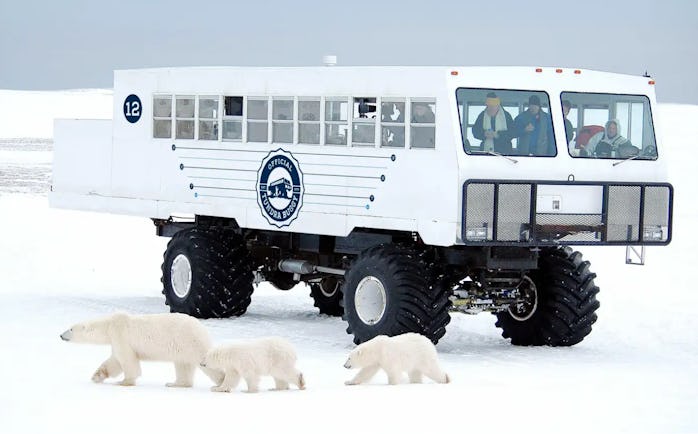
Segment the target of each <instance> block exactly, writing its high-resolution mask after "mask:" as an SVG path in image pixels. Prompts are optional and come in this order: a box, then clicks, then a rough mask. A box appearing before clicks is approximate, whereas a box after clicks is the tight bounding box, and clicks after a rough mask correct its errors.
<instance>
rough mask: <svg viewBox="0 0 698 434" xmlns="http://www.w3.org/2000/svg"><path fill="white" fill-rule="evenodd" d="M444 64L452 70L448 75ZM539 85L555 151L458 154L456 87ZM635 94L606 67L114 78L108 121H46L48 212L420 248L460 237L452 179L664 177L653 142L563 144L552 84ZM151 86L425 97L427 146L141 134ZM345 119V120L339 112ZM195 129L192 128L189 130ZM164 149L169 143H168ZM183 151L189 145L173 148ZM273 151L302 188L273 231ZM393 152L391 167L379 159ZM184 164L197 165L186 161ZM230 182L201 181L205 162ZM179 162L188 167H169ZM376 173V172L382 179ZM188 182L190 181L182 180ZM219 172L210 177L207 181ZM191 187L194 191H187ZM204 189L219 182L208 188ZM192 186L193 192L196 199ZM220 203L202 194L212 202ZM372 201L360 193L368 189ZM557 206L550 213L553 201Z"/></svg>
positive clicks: (576, 207)
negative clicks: (615, 154) (623, 147)
mask: <svg viewBox="0 0 698 434" xmlns="http://www.w3.org/2000/svg"><path fill="white" fill-rule="evenodd" d="M452 71H457V75H454V74H453V73H452ZM459 87H474V88H496V89H499V88H501V89H522V90H523V89H525V90H539V91H540V90H543V91H546V92H547V93H548V95H549V96H550V100H551V115H552V119H553V124H554V127H555V138H556V141H557V143H558V146H557V147H558V151H557V156H556V157H554V158H540V157H520V158H519V157H517V158H516V160H517V161H518V162H517V163H513V162H512V161H509V160H507V159H505V158H501V157H496V156H486V155H467V154H466V153H465V152H464V151H463V146H462V141H461V131H460V124H459V115H458V110H457V106H456V89H457V88H459ZM563 91H579V92H606V93H626V94H633V95H638V94H642V95H647V96H648V97H649V99H650V102H651V105H652V107H654V105H655V99H654V89H653V87H652V86H649V85H648V82H647V79H646V78H642V77H629V76H624V75H618V74H609V73H600V72H593V71H582V73H581V74H573V73H572V71H566V72H565V73H563V74H557V73H555V72H554V70H552V69H549V68H547V69H545V70H544V71H543V72H542V73H541V72H536V71H535V68H528V67H526V68H523V67H521V68H519V67H516V68H502V67H493V68H489V67H474V68H445V67H428V68H426V67H425V68H414V67H410V68H398V67H356V68H353V67H346V68H344V67H331V68H327V67H320V68H223V67H221V68H170V69H154V70H129V71H117V72H115V82H114V119H113V121H112V123H111V126H112V130H111V131H108V127H107V124H106V123H104V122H102V121H99V122H95V123H91V122H84V123H83V122H81V123H80V124H77V125H73V124H66V123H64V122H62V121H60V122H58V123H57V124H56V127H57V132H56V147H55V164H54V180H53V189H52V193H51V196H50V199H51V203H52V205H53V206H58V207H66V208H77V209H87V210H103V211H108V212H116V213H125V214H133V215H140V216H145V217H151V218H161V219H166V218H168V217H170V216H173V215H182V214H199V215H211V216H220V217H230V218H235V219H236V220H237V222H238V224H239V225H240V226H241V227H247V228H257V229H274V230H281V231H289V232H297V233H312V234H324V235H336V236H346V235H348V234H349V233H350V232H351V231H352V229H354V228H356V227H368V228H380V229H391V230H402V231H414V232H419V234H420V236H421V237H422V239H423V240H424V242H425V243H427V244H431V245H441V246H449V245H454V244H458V243H459V242H460V237H461V228H462V218H463V212H462V208H463V204H462V200H463V183H464V182H465V181H467V180H469V179H499V180H538V181H556V182H559V181H567V180H569V179H575V180H577V181H607V182H608V181H621V182H664V181H666V168H665V167H664V162H663V159H662V144H661V143H659V158H658V159H657V160H656V161H638V160H634V161H627V162H624V163H623V164H620V165H617V166H613V163H614V162H615V161H613V160H597V159H582V158H572V157H571V156H570V155H569V154H568V152H567V149H566V147H565V146H564V145H561V144H564V143H566V139H565V131H564V126H563V125H564V123H563V114H562V110H561V107H560V105H559V103H555V102H556V101H559V98H560V92H563ZM131 94H135V95H138V96H139V97H140V99H141V101H142V103H143V107H142V109H143V111H142V116H141V119H140V120H139V121H138V122H136V123H133V124H132V123H129V122H127V120H126V118H125V116H124V113H123V104H124V101H125V99H126V97H127V96H128V95H131ZM154 94H167V95H201V96H205V95H211V96H224V95H243V96H269V97H275V96H278V97H282V96H284V97H303V96H307V97H317V96H322V97H331V96H337V97H359V96H362V97H363V96H371V97H372V96H376V97H378V98H390V97H394V98H395V97H399V98H404V97H409V98H426V99H432V100H436V113H435V114H436V130H435V131H436V133H435V134H436V137H435V142H436V147H435V149H394V148H379V147H373V148H371V147H352V146H351V145H349V146H331V145H302V144H297V143H295V144H283V145H282V144H276V143H241V142H229V141H222V140H221V139H220V138H219V140H218V141H203V140H176V139H153V138H152V136H153V130H152V129H153V120H152V119H153V113H152V103H153V95H154ZM350 117H351V116H350ZM197 128H198V127H197ZM173 145H174V146H175V148H176V150H173V149H172V147H173ZM183 148H194V149H183ZM279 148H282V149H283V150H285V151H287V152H289V153H291V154H292V155H293V157H294V158H295V159H296V160H297V161H298V164H299V168H300V170H301V171H302V172H303V179H304V183H305V187H304V197H303V204H302V207H301V209H300V211H299V213H298V217H297V218H296V219H295V220H293V221H292V222H291V223H290V224H289V225H287V226H283V227H281V228H278V227H275V226H273V225H271V224H270V223H269V221H268V219H267V218H265V216H264V214H263V213H262V211H261V209H260V205H259V204H258V198H257V195H258V190H257V183H258V171H259V169H260V165H261V162H262V160H263V159H264V158H265V157H266V156H267V154H269V152H270V151H273V150H276V149H279ZM392 156H394V161H393V159H392V158H391V157H392ZM192 158H196V159H197V160H193V159H192ZM192 161H197V162H202V161H203V162H205V163H203V164H200V163H199V165H198V166H195V167H204V166H205V167H212V164H213V163H211V162H215V165H216V167H215V170H216V171H217V173H227V174H228V175H234V176H227V178H229V179H228V180H221V179H217V180H208V181H205V182H202V179H201V178H198V177H206V176H207V175H208V174H210V173H212V170H214V169H194V168H190V166H194V164H192ZM181 164H184V165H185V167H186V169H184V170H182V169H180V165H181ZM381 176H384V177H385V178H384V179H385V180H384V181H381ZM193 177H197V178H193ZM217 177H218V178H223V177H222V176H217ZM190 184H193V185H195V188H194V189H192V188H190ZM208 187H219V188H225V189H228V190H213V191H216V193H215V194H213V195H205V192H208V191H212V190H209V189H208ZM194 193H200V194H198V195H196V196H195V194H194ZM600 194H601V192H600V188H599V187H576V188H570V187H569V186H564V185H559V186H558V185H548V186H544V188H541V189H540V190H539V191H538V204H537V208H538V210H539V211H541V212H557V211H560V212H575V213H582V212H600V210H599V209H598V207H599V206H600V205H599V204H600V203H601V200H600V199H599V195H600ZM214 195H215V196H219V197H211V196H214ZM371 195H372V196H373V197H374V199H375V200H373V201H371V200H370V196H371ZM555 200H557V201H558V205H559V206H562V208H561V209H560V210H557V209H553V202H554V201H555Z"/></svg>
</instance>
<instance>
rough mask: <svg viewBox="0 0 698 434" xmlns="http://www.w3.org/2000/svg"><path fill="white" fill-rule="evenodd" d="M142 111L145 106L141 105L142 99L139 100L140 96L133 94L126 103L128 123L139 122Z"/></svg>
mask: <svg viewBox="0 0 698 434" xmlns="http://www.w3.org/2000/svg"><path fill="white" fill-rule="evenodd" d="M142 110H143V106H142V105H141V99H140V98H138V95H134V94H131V95H129V96H127V97H126V100H125V101H124V116H125V117H126V120H127V121H129V122H130V123H132V124H135V123H136V122H138V119H140V118H141V111H142Z"/></svg>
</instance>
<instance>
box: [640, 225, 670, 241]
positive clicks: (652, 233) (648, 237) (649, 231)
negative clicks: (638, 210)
mask: <svg viewBox="0 0 698 434" xmlns="http://www.w3.org/2000/svg"><path fill="white" fill-rule="evenodd" d="M642 240H643V241H665V238H664V230H663V229H662V227H661V226H645V227H644V229H643V232H642Z"/></svg>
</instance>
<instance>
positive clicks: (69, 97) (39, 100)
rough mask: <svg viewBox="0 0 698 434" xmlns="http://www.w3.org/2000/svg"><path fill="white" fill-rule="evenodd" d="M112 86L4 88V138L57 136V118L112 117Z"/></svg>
mask: <svg viewBox="0 0 698 434" xmlns="http://www.w3.org/2000/svg"><path fill="white" fill-rule="evenodd" d="M112 95H113V92H112V90H111V89H75V90H60V91H23V90H0V101H2V104H0V138H39V139H49V138H53V121H54V119H57V118H69V119H111V118H112V111H113V107H112V101H113V98H112Z"/></svg>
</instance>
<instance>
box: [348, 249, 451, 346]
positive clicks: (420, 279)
mask: <svg viewBox="0 0 698 434" xmlns="http://www.w3.org/2000/svg"><path fill="white" fill-rule="evenodd" d="M431 269H432V266H431V264H429V263H428V262H427V261H425V255H424V254H423V253H422V252H419V251H418V250H416V249H413V248H410V247H404V246H398V245H392V244H384V245H379V246H376V247H372V248H369V249H367V250H365V251H364V252H362V253H361V254H360V255H359V256H358V257H357V258H356V260H355V261H354V263H353V264H352V265H351V267H350V268H349V271H348V272H347V273H346V275H345V279H344V284H343V285H342V287H341V289H342V292H343V299H342V306H343V308H344V315H343V316H342V318H344V320H346V321H347V323H348V327H347V333H349V334H353V335H354V343H356V344H360V343H362V342H366V341H368V340H370V339H372V338H374V337H376V336H378V335H387V336H396V335H400V334H403V333H408V332H414V333H419V334H422V335H424V336H426V337H427V338H429V339H430V340H431V341H432V342H434V343H437V342H438V340H439V339H440V338H441V337H442V336H443V335H444V333H445V332H446V324H448V322H449V321H450V315H449V314H448V309H449V307H450V305H451V302H450V300H449V298H448V297H449V295H450V291H449V290H448V288H446V287H444V286H443V285H439V284H436V276H433V277H432V274H431V273H430V271H431ZM362 282H364V283H362ZM366 282H369V283H370V284H372V285H374V287H375V285H378V283H379V284H380V285H382V288H383V290H384V295H385V300H384V302H383V301H380V303H382V305H381V306H383V307H384V308H383V309H382V313H380V314H378V313H376V314H375V315H374V317H373V318H365V319H362V318H361V315H360V314H359V312H357V306H356V304H357V301H358V302H359V303H360V304H366V303H365V302H364V301H362V298H361V295H360V296H359V297H358V298H357V289H358V287H359V285H360V284H361V285H362V286H363V287H365V286H364V285H366ZM380 285H379V286H380ZM360 292H363V290H362V291H360ZM360 309H362V308H361V307H360ZM377 310H378V311H380V308H379V309H377ZM364 316H366V315H364ZM366 319H368V321H367V320H366Z"/></svg>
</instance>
